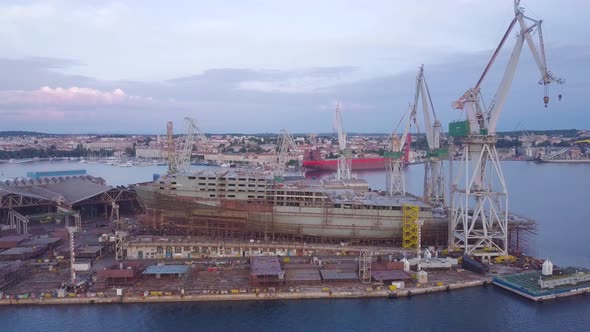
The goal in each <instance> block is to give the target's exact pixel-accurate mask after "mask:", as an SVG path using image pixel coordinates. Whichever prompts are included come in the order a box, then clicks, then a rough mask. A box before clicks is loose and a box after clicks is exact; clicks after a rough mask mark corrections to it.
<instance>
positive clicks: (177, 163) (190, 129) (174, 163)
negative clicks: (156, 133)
mask: <svg viewBox="0 0 590 332" xmlns="http://www.w3.org/2000/svg"><path fill="white" fill-rule="evenodd" d="M184 121H185V122H186V134H185V136H184V141H183V142H182V145H181V147H180V150H179V151H178V152H177V153H175V154H169V155H168V158H169V160H168V173H169V174H174V173H178V172H186V171H188V170H189V168H190V166H191V154H192V151H193V145H194V143H195V136H197V137H198V138H199V139H200V140H201V142H202V143H203V145H208V144H209V140H208V139H207V136H205V134H204V133H203V132H202V131H201V129H200V128H199V126H198V124H197V121H196V120H195V119H192V118H189V117H186V118H184ZM169 126H170V125H169ZM169 141H170V140H169ZM169 144H170V143H169ZM170 159H171V160H170Z"/></svg>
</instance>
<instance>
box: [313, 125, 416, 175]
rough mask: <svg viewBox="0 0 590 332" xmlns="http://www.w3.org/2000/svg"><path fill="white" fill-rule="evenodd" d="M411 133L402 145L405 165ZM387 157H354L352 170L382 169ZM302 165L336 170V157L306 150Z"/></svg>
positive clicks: (314, 169)
mask: <svg viewBox="0 0 590 332" xmlns="http://www.w3.org/2000/svg"><path fill="white" fill-rule="evenodd" d="M411 142H412V135H411V134H410V133H408V136H407V144H406V145H404V149H403V152H404V163H405V164H406V165H407V164H408V162H409V160H410V158H409V157H410V143H411ZM386 161H387V158H383V157H373V158H354V159H352V170H353V171H359V170H384V169H385V162H386ZM303 167H304V168H306V169H308V170H310V171H336V170H337V169H338V159H321V156H320V151H319V150H315V149H313V150H306V151H305V152H304V155H303Z"/></svg>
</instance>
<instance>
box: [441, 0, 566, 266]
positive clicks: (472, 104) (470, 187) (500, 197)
mask: <svg viewBox="0 0 590 332" xmlns="http://www.w3.org/2000/svg"><path fill="white" fill-rule="evenodd" d="M541 23H542V21H541V20H534V19H532V18H530V17H527V16H525V15H524V10H523V8H521V7H520V0H515V1H514V19H513V20H512V22H511V23H510V25H509V26H508V29H507V31H506V33H505V34H504V36H503V37H502V40H501V41H500V44H499V45H498V47H497V48H496V50H495V51H494V53H493V55H492V58H491V59H490V61H489V62H488V64H487V66H486V67H485V69H484V71H483V74H482V75H481V77H480V78H479V80H478V81H477V83H476V85H475V86H474V87H473V88H471V89H469V90H467V92H465V94H463V96H461V98H459V99H458V100H457V101H455V102H454V103H453V107H454V108H456V109H460V110H463V111H465V113H466V115H467V121H463V122H454V123H451V124H450V125H449V134H450V136H451V138H452V139H453V140H455V139H457V140H459V141H460V142H461V144H462V160H461V163H460V168H459V173H458V174H457V178H456V180H455V182H454V184H453V186H452V189H451V192H452V201H451V211H452V213H451V215H450V218H451V220H450V222H449V246H450V247H451V248H457V247H458V248H462V249H464V252H465V254H468V255H475V256H480V257H482V258H483V259H490V258H491V256H499V255H506V254H507V251H508V238H507V236H508V189H507V186H506V181H505V180H504V176H503V174H502V168H501V165H500V159H499V158H498V153H497V151H496V125H497V123H498V119H499V117H500V114H501V113H502V111H503V109H504V104H505V102H506V97H507V96H508V91H509V90H510V86H511V84H512V80H513V78H514V73H515V71H516V67H517V64H518V60H519V58H520V54H521V50H522V48H523V45H524V43H525V41H526V43H527V45H528V46H529V49H530V50H531V53H532V55H533V58H534V60H535V62H536V64H537V67H538V69H539V72H540V74H541V79H540V81H539V84H542V85H543V86H544V88H545V96H544V98H543V101H544V103H545V106H547V103H548V102H549V97H548V96H547V86H548V85H549V84H550V83H563V80H561V79H559V78H555V77H554V76H553V74H551V72H550V71H549V70H548V69H547V62H546V58H545V50H544V44H543V34H542V30H541ZM515 26H519V30H518V33H517V37H516V43H515V45H514V48H513V50H512V54H511V55H510V58H509V61H508V64H507V66H506V69H505V71H504V75H503V77H502V80H501V82H500V85H499V86H498V89H497V91H496V94H495V96H494V98H493V99H492V100H491V102H490V103H489V104H487V105H486V104H484V102H483V101H482V98H481V97H482V96H481V90H480V89H481V83H482V82H483V81H484V79H485V78H486V75H487V74H488V72H489V70H490V68H491V67H492V65H493V64H494V62H495V60H496V58H497V56H498V54H499V52H500V50H501V49H502V47H503V46H504V44H505V43H506V41H507V39H508V36H509V35H510V33H511V31H512V30H513V29H514V27H515ZM534 32H536V33H537V35H538V40H539V46H538V47H537V45H535V41H534V40H533V33H534Z"/></svg>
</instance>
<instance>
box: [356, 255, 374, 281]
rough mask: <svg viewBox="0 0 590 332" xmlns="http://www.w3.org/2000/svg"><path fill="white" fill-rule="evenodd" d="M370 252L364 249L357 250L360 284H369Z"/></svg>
mask: <svg viewBox="0 0 590 332" xmlns="http://www.w3.org/2000/svg"><path fill="white" fill-rule="evenodd" d="M371 260H372V256H371V251H369V250H366V249H361V250H359V279H360V281H361V282H362V283H365V284H368V283H370V282H371Z"/></svg>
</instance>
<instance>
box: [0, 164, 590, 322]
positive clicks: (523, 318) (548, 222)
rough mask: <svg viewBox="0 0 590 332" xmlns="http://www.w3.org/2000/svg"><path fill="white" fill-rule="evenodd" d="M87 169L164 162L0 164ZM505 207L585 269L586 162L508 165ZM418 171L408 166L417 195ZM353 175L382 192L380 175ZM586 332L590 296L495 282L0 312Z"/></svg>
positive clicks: (139, 172) (142, 175) (48, 317)
mask: <svg viewBox="0 0 590 332" xmlns="http://www.w3.org/2000/svg"><path fill="white" fill-rule="evenodd" d="M80 168H83V169H86V170H87V172H88V174H91V175H94V176H101V177H103V178H105V179H106V180H107V181H108V182H109V184H111V185H121V184H129V183H137V182H142V181H150V180H151V178H152V174H153V173H161V172H164V171H165V167H164V166H154V167H137V168H136V167H133V168H124V167H114V166H107V165H103V164H80V163H76V162H71V161H59V162H37V163H28V164H0V178H2V177H15V176H25V175H26V172H27V171H35V170H57V169H80ZM503 169H504V176H505V177H506V180H507V182H508V186H509V192H510V209H511V210H513V211H515V212H517V213H519V214H522V215H526V216H528V217H531V218H534V219H536V220H537V221H538V223H539V235H538V237H537V240H536V248H537V249H536V250H537V251H536V254H538V255H539V256H541V257H549V258H551V260H552V261H553V262H554V263H555V264H557V265H578V266H586V267H590V244H589V242H588V239H589V238H590V201H589V200H588V196H587V195H588V194H589V193H590V190H589V188H590V176H589V174H590V164H534V163H526V162H504V163H503ZM423 174H424V173H423V166H422V165H414V166H411V167H409V168H408V170H407V176H406V178H407V186H408V189H409V191H410V192H413V193H416V194H420V193H421V191H422V177H423ZM359 177H362V178H365V179H367V180H368V181H369V183H370V184H371V186H372V187H373V188H380V189H384V186H385V185H384V183H385V180H384V179H385V176H384V174H383V172H363V173H360V174H359ZM16 330H22V331H108V330H111V331H121V330H127V331H253V330H255V331H382V330H389V331H391V330H403V331H590V297H588V296H580V297H576V298H571V299H561V300H558V301H555V302H548V303H542V304H539V303H532V302H529V301H525V300H524V299H521V298H519V297H517V296H515V295H513V294H511V293H508V292H505V291H502V290H499V289H498V288H494V287H492V286H489V287H485V288H484V287H481V288H475V289H467V290H461V291H455V292H451V293H441V294H433V295H428V296H415V297H413V298H411V299H398V300H387V299H351V300H298V301H269V302H239V303H237V302H234V303H232V302H225V303H221V302H219V303H191V304H141V305H139V304H138V305H135V304H129V305H81V306H48V307H40V306H30V307H0V331H16Z"/></svg>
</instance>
